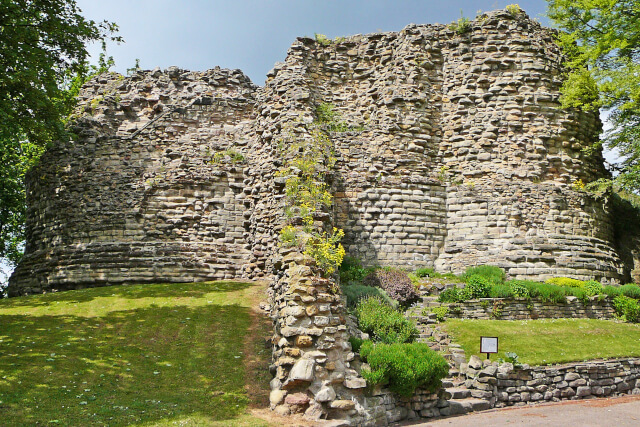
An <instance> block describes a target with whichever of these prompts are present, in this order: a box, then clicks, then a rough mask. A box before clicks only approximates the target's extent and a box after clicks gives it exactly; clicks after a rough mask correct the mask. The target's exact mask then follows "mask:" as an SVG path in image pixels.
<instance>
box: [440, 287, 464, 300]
mask: <svg viewBox="0 0 640 427" xmlns="http://www.w3.org/2000/svg"><path fill="white" fill-rule="evenodd" d="M458 298H459V297H458V288H456V287H453V288H449V289H445V290H444V291H442V292H440V295H438V301H439V302H460V301H459V299H458Z"/></svg>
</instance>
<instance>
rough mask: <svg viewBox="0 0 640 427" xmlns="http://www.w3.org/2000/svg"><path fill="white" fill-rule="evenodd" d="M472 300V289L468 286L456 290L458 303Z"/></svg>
mask: <svg viewBox="0 0 640 427" xmlns="http://www.w3.org/2000/svg"><path fill="white" fill-rule="evenodd" d="M471 298H473V289H471V287H470V286H465V287H464V288H462V289H458V302H464V301H467V300H470V299H471Z"/></svg>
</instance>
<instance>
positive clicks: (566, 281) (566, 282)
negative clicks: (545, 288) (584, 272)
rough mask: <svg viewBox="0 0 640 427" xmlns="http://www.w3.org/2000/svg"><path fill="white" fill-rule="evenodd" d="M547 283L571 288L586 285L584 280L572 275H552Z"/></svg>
mask: <svg viewBox="0 0 640 427" xmlns="http://www.w3.org/2000/svg"><path fill="white" fill-rule="evenodd" d="M545 283H548V284H550V285H556V286H567V287H570V288H581V287H582V286H583V285H584V282H583V281H582V280H578V279H572V278H570V277H552V278H551V279H547V280H546V281H545Z"/></svg>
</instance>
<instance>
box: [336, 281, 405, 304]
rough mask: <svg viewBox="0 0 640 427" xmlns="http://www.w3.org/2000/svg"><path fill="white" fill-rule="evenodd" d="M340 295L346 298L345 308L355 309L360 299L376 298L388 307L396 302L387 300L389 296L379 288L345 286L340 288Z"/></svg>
mask: <svg viewBox="0 0 640 427" xmlns="http://www.w3.org/2000/svg"><path fill="white" fill-rule="evenodd" d="M342 293H343V294H344V296H346V297H347V307H349V308H355V307H356V306H357V305H358V302H359V301H360V300H361V299H362V298H366V297H372V296H373V297H378V298H380V299H381V300H382V301H384V302H385V303H386V304H388V305H389V306H396V305H397V302H395V301H394V300H392V299H391V298H389V295H387V293H386V292H385V291H383V290H382V289H380V288H374V287H372V286H364V285H347V286H343V287H342Z"/></svg>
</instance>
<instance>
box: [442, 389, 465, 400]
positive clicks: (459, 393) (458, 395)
mask: <svg viewBox="0 0 640 427" xmlns="http://www.w3.org/2000/svg"><path fill="white" fill-rule="evenodd" d="M446 390H447V392H449V393H451V399H458V400H459V399H466V398H468V397H471V390H469V389H468V388H466V387H464V386H462V387H447V389H446Z"/></svg>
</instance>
